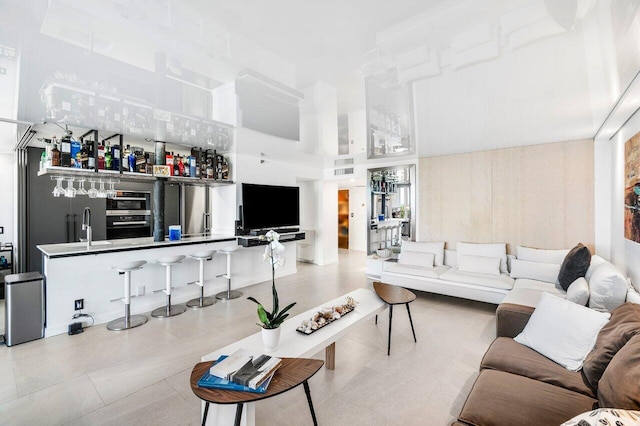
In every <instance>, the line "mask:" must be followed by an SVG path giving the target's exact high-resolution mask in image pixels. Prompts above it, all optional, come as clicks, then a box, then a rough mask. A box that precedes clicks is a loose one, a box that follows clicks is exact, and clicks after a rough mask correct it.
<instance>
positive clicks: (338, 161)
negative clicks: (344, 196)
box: [333, 158, 353, 173]
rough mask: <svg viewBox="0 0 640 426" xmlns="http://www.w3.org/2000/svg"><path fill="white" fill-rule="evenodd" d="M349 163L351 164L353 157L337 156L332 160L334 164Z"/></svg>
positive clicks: (342, 164) (344, 164)
mask: <svg viewBox="0 0 640 426" xmlns="http://www.w3.org/2000/svg"><path fill="white" fill-rule="evenodd" d="M349 164H353V158H339V159H337V160H334V162H333V165H334V166H347V165H349ZM351 173H353V171H352V172H351Z"/></svg>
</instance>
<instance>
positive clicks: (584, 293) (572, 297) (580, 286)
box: [567, 277, 589, 306]
mask: <svg viewBox="0 0 640 426" xmlns="http://www.w3.org/2000/svg"><path fill="white" fill-rule="evenodd" d="M567 300H569V301H571V302H573V303H577V304H578V305H581V306H587V303H589V283H588V282H587V280H585V279H584V277H580V278H578V279H576V280H575V281H574V282H572V283H571V285H569V288H567Z"/></svg>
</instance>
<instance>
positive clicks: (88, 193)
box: [87, 179, 98, 198]
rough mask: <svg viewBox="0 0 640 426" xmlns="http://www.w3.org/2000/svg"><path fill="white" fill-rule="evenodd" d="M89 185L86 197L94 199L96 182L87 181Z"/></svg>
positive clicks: (96, 192)
mask: <svg viewBox="0 0 640 426" xmlns="http://www.w3.org/2000/svg"><path fill="white" fill-rule="evenodd" d="M89 183H90V184H91V188H90V189H89V190H88V191H87V195H88V196H89V198H96V197H97V196H98V190H97V189H96V181H95V180H93V179H89Z"/></svg>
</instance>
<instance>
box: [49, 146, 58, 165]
mask: <svg viewBox="0 0 640 426" xmlns="http://www.w3.org/2000/svg"><path fill="white" fill-rule="evenodd" d="M51 165H52V166H56V167H59V166H60V150H59V149H58V145H57V144H53V149H52V150H51Z"/></svg>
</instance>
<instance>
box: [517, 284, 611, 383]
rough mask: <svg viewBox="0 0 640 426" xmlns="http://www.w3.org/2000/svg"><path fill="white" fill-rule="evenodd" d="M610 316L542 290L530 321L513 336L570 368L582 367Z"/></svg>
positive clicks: (577, 368) (577, 369)
mask: <svg viewBox="0 0 640 426" xmlns="http://www.w3.org/2000/svg"><path fill="white" fill-rule="evenodd" d="M609 317H610V314H609V313H608V312H598V311H594V310H593V309H589V308H587V307H584V306H580V305H578V304H577V303H573V302H570V301H568V300H565V299H561V298H559V297H557V296H554V295H552V294H550V293H542V297H541V299H540V302H538V305H537V306H536V309H535V310H534V311H533V314H531V318H529V322H528V323H527V325H526V326H525V327H524V330H522V333H520V334H518V335H517V336H516V337H515V339H514V340H515V341H516V342H518V343H520V344H522V345H525V346H528V347H530V348H531V349H533V350H534V351H536V352H538V353H540V354H542V355H544V356H546V357H547V358H549V359H550V360H552V361H555V362H556V363H558V364H560V365H562V366H563V367H565V368H566V369H568V370H571V371H579V370H580V369H581V368H582V364H583V362H584V358H585V357H586V356H587V354H588V353H589V352H590V351H591V350H592V349H593V345H594V344H595V343H596V338H597V337H598V332H599V331H600V329H601V328H602V327H603V326H604V325H605V324H606V323H607V321H609Z"/></svg>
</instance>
